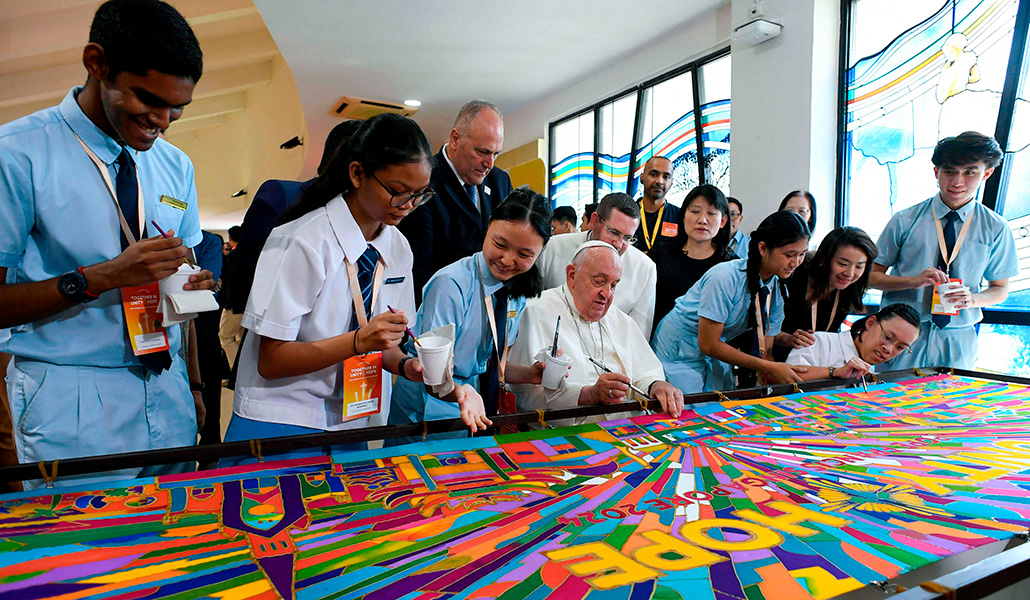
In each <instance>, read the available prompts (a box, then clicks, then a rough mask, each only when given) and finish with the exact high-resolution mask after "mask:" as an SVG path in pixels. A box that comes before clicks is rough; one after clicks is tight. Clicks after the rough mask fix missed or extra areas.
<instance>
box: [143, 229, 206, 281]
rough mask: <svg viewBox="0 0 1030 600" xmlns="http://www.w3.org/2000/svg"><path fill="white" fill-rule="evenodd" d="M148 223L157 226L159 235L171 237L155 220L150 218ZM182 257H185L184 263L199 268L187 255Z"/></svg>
mask: <svg viewBox="0 0 1030 600" xmlns="http://www.w3.org/2000/svg"><path fill="white" fill-rule="evenodd" d="M150 224H151V225H153V226H154V227H156V228H157V232H158V233H160V234H161V237H163V238H170V237H172V236H170V235H168V234H167V233H165V231H164V229H161V226H160V225H158V224H157V221H154V220H151V221H150ZM184 258H185V259H186V264H187V265H189V266H191V267H193V268H194V269H196V268H199V267H197V265H195V264H193V261H192V260H190V257H189V256H186V257H184Z"/></svg>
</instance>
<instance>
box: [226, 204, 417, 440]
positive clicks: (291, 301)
mask: <svg viewBox="0 0 1030 600" xmlns="http://www.w3.org/2000/svg"><path fill="white" fill-rule="evenodd" d="M369 243H371V245H372V246H373V247H374V248H375V249H376V250H378V251H379V254H380V256H381V260H382V266H381V267H380V268H382V269H383V283H382V287H381V288H380V291H379V295H378V296H377V298H376V302H375V305H373V306H372V311H371V314H370V315H369V317H370V318H371V317H372V316H373V315H377V314H379V313H382V312H385V311H386V310H388V309H387V306H392V307H394V308H395V309H399V310H401V311H403V312H404V314H405V315H407V316H408V319H409V321H410V320H411V318H412V316H413V315H414V314H415V292H414V287H413V284H412V279H411V264H412V256H411V249H410V247H409V246H408V241H407V240H406V239H405V238H404V236H403V235H401V234H400V232H399V231H397V229H396V228H394V227H391V226H383V228H382V230H381V231H380V232H379V235H377V236H376V237H375V239H373V240H372V241H371V242H369ZM367 248H368V246H367V244H366V242H365V238H364V236H363V235H362V233H361V230H360V229H359V228H358V224H357V222H356V221H355V220H354V217H353V215H352V214H351V212H350V209H349V208H348V207H347V203H346V202H345V201H344V200H343V198H342V197H341V196H337V197H336V198H333V199H332V200H331V201H330V202H329V204H327V205H326V206H325V207H324V208H320V209H316V210H314V211H312V212H310V213H308V214H306V215H304V216H302V217H300V218H298V219H296V220H294V221H290V222H289V223H286V224H285V225H281V226H280V227H277V228H275V229H273V230H272V233H271V235H269V237H268V241H267V242H266V243H265V247H264V250H262V251H261V257H260V258H259V259H258V264H257V270H256V271H255V274H254V287H253V288H252V289H251V293H250V300H249V301H248V302H247V310H246V312H244V314H243V321H242V324H243V327H245V328H247V329H249V330H250V331H251V332H252V333H256V334H257V335H248V336H247V339H246V341H245V342H244V345H243V348H242V349H241V351H240V352H241V353H242V354H241V356H240V368H239V375H238V377H237V381H236V399H235V402H234V404H233V411H234V412H235V413H236V414H238V415H240V416H241V417H245V418H248V419H254V420H257V421H265V422H272V423H284V424H287V425H298V426H301V427H309V428H312V429H323V430H337V429H351V428H354V427H363V426H365V425H367V424H368V418H364V419H356V420H353V421H343V420H342V410H343V399H342V398H343V394H342V378H341V374H342V367H341V365H339V364H336V365H333V366H330V367H326V368H325V369H322V370H320V371H315V372H314V373H309V374H307V375H299V376H296V377H283V378H280V379H274V380H268V379H265V378H264V377H262V376H261V374H260V373H258V368H257V366H258V351H259V347H260V337H259V336H264V337H268V338H272V339H276V340H281V341H300V342H315V341H319V340H324V339H328V338H331V337H334V336H338V335H342V334H344V333H347V332H348V331H351V324H352V322H353V321H352V319H353V318H354V302H353V300H352V295H351V287H350V278H349V276H348V274H347V267H346V263H347V262H348V261H349V262H351V263H354V264H357V261H358V258H359V257H360V256H361V254H362V253H364V252H365V250H366V249H367ZM391 379H392V378H391V377H390V376H389V375H388V374H387V375H386V376H384V377H383V402H382V408H381V411H380V414H382V415H384V417H385V415H387V414H389V399H390V392H391V385H390V384H391ZM377 417H378V415H377Z"/></svg>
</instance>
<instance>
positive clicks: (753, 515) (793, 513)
mask: <svg viewBox="0 0 1030 600" xmlns="http://www.w3.org/2000/svg"><path fill="white" fill-rule="evenodd" d="M768 506H769V507H770V508H773V509H775V510H778V511H780V512H782V513H783V514H782V515H780V516H778V517H770V516H768V515H765V514H762V513H760V512H758V511H755V510H751V509H749V508H748V509H744V510H737V511H733V514H734V515H736V516H738V517H740V518H741V519H747V520H748V521H753V522H755V523H761V524H762V525H765V526H766V527H771V528H773V529H779V530H780V531H785V532H787V533H789V534H791V535H796V536H800V537H807V536H810V535H814V534H816V533H818V532H817V531H815V530H814V529H809V528H807V527H801V526H800V525H798V523H801V522H804V521H813V522H816V523H822V524H823V525H829V526H830V527H838V528H839V527H844V526H845V525H847V524H848V523H850V522H851V521H848V520H847V519H842V518H840V517H835V516H833V515H828V514H826V513H822V512H817V511H814V510H809V509H807V508H804V507H803V506H798V505H797V504H792V503H790V502H784V501H782V500H777V501H776V502H770V503H769V504H768Z"/></svg>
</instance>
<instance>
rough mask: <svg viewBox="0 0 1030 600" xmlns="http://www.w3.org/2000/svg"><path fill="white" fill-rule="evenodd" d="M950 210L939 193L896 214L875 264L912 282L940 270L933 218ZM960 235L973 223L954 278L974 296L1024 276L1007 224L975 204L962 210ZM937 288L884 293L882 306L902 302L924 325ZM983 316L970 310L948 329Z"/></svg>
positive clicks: (958, 226)
mask: <svg viewBox="0 0 1030 600" xmlns="http://www.w3.org/2000/svg"><path fill="white" fill-rule="evenodd" d="M949 210H951V209H949V208H948V207H947V206H946V205H945V204H944V202H943V201H942V200H941V196H940V194H937V195H936V196H934V197H933V198H930V199H929V200H926V201H924V202H920V203H919V204H917V205H915V206H911V207H909V208H906V209H905V210H903V211H901V212H898V213H896V214H895V215H894V216H893V217H891V220H890V221H889V222H888V223H887V227H885V228H884V230H883V233H882V234H880V239H879V240H878V241H877V244H876V245H877V247H878V248H879V251H880V253H879V255H878V256H877V257H876V264H878V265H882V266H885V267H893V271H892V272H891V275H896V276H900V277H912V276H914V275H918V274H919V273H922V272H923V271H924V270H925V269H927V268H929V267H936V266H938V261H939V259H940V244H939V243H938V241H937V229H936V227H935V225H934V222H933V220H934V213H936V215H937V218H939V219H941V220H942V225H943V219H944V216H945V215H946V214H947V213H948V211H949ZM956 212H958V217H959V220H958V221H956V222H955V235H956V237H957V236H958V232H959V231H960V230H961V228H962V226H963V225H964V224H965V223H966V222H968V221H969V219H972V220H973V221H972V223H971V224H970V225H969V230H968V232H967V233H966V238H965V241H964V242H963V244H962V247H961V248H960V249H959V254H958V257H956V258H955V261H954V262H953V263H951V273H950V274H951V277H953V278H959V279H961V280H962V283H963V284H965V285H967V286H969V289H970V291H971V292H973V293H974V294H975V293H976V292H979V291H980V290H982V289H983V288H984V285H983V282H984V281H985V280H986V281H996V280H999V279H1008V278H1010V277H1015V276H1016V275H1018V274H1019V261H1018V258H1017V256H1016V242H1015V239H1014V238H1013V236H1012V231H1011V230H1010V229H1009V227H1008V223H1007V222H1006V221H1005V219H1004V218H1003V217H1002V216H1001V215H999V214H998V213H996V212H994V211H993V210H991V209H989V208H987V207H986V206H984V205H983V204H981V203H979V202H977V201H975V200H974V201H970V202H968V203H966V205H965V206H963V207H962V208H960V209H958V211H956ZM932 296H933V287H932V286H925V287H921V288H917V289H911V290H898V291H895V292H884V293H883V300H882V301H881V303H882V304H883V305H887V304H891V303H894V302H903V303H905V304H908V305H909V306H911V307H912V308H914V309H916V310H917V311H918V312H919V313H920V314H921V315H922V320H923V321H924V322H925V321H929V320H930V316H931V314H930V301H931V298H932ZM982 318H983V313H982V311H981V310H980V309H979V308H967V309H963V310H960V311H959V314H958V315H957V316H954V317H952V318H951V321H950V323H949V324H948V327H949V328H955V327H968V326H970V325H974V324H976V323H979V322H980V320H981V319H982Z"/></svg>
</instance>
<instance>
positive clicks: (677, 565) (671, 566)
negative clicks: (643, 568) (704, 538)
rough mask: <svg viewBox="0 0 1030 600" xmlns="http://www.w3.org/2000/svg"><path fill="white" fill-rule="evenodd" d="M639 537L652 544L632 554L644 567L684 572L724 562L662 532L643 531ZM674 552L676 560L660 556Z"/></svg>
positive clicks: (715, 555)
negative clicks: (676, 555)
mask: <svg viewBox="0 0 1030 600" xmlns="http://www.w3.org/2000/svg"><path fill="white" fill-rule="evenodd" d="M640 537H643V538H646V539H647V540H649V541H651V542H654V544H652V545H650V546H644V547H643V548H640V549H638V550H636V551H635V552H633V553H632V556H633V558H634V559H635V560H636V561H637V562H639V563H642V564H644V565H647V566H649V567H652V568H654V569H661V570H663V571H686V570H687V569H693V568H695V567H707V566H708V565H714V564H715V563H717V562H721V561H724V560H726V559H725V558H724V557H722V556H719V555H718V554H713V553H712V552H709V551H707V550H705V549H704V548H699V547H698V546H694V545H693V544H688V543H686V542H684V541H683V540H680V539H677V538H674V537H672V536H671V535H669V534H667V533H665V532H664V531H645V532H644V533H642V534H640ZM667 552H674V553H676V554H678V555H679V557H677V558H671V559H670V558H665V557H663V556H662V555H663V554H665V553H667Z"/></svg>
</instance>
